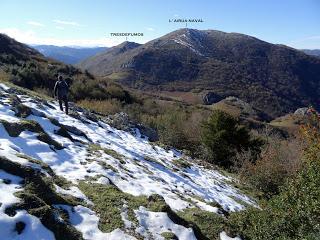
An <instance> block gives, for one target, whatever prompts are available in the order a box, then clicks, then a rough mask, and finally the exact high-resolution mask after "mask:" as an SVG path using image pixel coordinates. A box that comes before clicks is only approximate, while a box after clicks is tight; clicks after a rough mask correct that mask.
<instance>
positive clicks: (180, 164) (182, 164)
mask: <svg viewBox="0 0 320 240" xmlns="http://www.w3.org/2000/svg"><path fill="white" fill-rule="evenodd" d="M172 163H173V164H174V165H176V166H177V167H178V168H182V169H185V168H190V167H191V164H190V163H189V162H187V160H185V159H183V158H179V159H174V160H173V161H172Z"/></svg>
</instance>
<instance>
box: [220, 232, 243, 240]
mask: <svg viewBox="0 0 320 240" xmlns="http://www.w3.org/2000/svg"><path fill="white" fill-rule="evenodd" d="M220 239H221V240H241V238H239V237H234V238H232V237H229V236H228V235H227V233H226V232H224V231H223V232H221V233H220Z"/></svg>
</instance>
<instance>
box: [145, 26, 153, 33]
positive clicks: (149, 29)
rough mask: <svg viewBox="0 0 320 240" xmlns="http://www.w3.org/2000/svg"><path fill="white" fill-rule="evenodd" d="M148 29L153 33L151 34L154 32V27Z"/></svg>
mask: <svg viewBox="0 0 320 240" xmlns="http://www.w3.org/2000/svg"><path fill="white" fill-rule="evenodd" d="M146 29H147V30H148V31H151V32H153V31H154V28H152V27H147V28H146Z"/></svg>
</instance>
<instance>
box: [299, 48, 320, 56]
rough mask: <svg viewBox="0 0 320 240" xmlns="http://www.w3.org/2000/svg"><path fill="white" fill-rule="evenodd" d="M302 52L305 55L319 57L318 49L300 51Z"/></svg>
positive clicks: (319, 50)
mask: <svg viewBox="0 0 320 240" xmlns="http://www.w3.org/2000/svg"><path fill="white" fill-rule="evenodd" d="M302 51H303V52H304V53H306V54H309V55H312V56H316V57H320V49H302Z"/></svg>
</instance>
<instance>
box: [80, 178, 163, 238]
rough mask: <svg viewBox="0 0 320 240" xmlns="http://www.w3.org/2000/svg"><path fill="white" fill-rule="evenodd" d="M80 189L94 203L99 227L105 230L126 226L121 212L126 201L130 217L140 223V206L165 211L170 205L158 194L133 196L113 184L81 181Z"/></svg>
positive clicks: (134, 221)
mask: <svg viewBox="0 0 320 240" xmlns="http://www.w3.org/2000/svg"><path fill="white" fill-rule="evenodd" d="M79 188H80V190H81V191H82V192H83V193H84V194H85V195H86V196H87V197H88V198H89V199H90V200H91V201H92V202H93V203H94V207H93V208H94V211H96V212H97V213H98V214H99V216H100V221H99V228H100V229H101V231H103V232H111V231H113V230H114V229H116V228H124V223H123V221H122V219H121V216H120V213H121V210H120V209H121V208H122V206H123V204H124V202H125V203H126V204H127V205H128V218H129V220H130V221H132V222H133V223H136V224H137V223H138V221H137V219H136V217H135V214H134V211H133V210H135V209H138V208H139V207H140V206H144V207H146V208H148V209H149V210H150V211H154V212H160V211H165V210H166V209H167V208H168V206H167V205H166V203H165V201H164V200H163V198H162V197H160V196H158V195H151V196H150V197H146V196H138V197H136V196H133V195H130V194H127V193H124V192H122V191H120V190H119V189H117V188H116V187H115V186H112V185H102V184H97V183H88V182H84V181H82V182H80V183H79Z"/></svg>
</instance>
